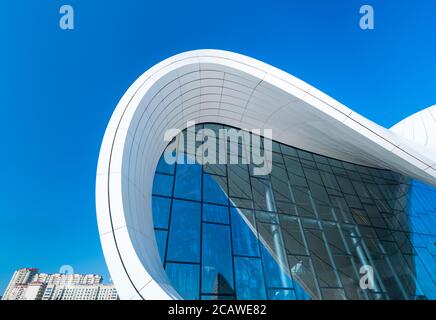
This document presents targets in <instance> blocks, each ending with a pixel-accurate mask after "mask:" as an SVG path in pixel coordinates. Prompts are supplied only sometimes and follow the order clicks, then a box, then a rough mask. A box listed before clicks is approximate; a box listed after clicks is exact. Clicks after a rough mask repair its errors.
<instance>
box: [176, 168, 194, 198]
mask: <svg viewBox="0 0 436 320" xmlns="http://www.w3.org/2000/svg"><path fill="white" fill-rule="evenodd" d="M174 197H176V198H182V199H188V200H197V201H200V200H201V166H200V165H198V164H177V169H176V182H175V186H174Z"/></svg>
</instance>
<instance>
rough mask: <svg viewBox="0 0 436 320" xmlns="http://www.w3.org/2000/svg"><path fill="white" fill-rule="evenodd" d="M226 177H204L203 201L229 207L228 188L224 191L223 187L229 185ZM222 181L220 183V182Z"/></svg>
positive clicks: (206, 175) (205, 175)
mask: <svg viewBox="0 0 436 320" xmlns="http://www.w3.org/2000/svg"><path fill="white" fill-rule="evenodd" d="M226 179H227V178H225V177H220V176H214V175H210V174H204V175H203V201H205V202H211V203H217V204H222V205H227V204H228V202H229V200H228V198H227V188H225V189H224V190H223V188H222V185H227V183H226ZM219 180H221V181H220V182H221V183H219V182H218V181H219Z"/></svg>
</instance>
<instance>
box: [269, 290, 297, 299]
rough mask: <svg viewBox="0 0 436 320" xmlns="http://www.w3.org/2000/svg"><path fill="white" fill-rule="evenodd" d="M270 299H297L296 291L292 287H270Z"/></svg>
mask: <svg viewBox="0 0 436 320" xmlns="http://www.w3.org/2000/svg"><path fill="white" fill-rule="evenodd" d="M268 299H270V300H295V299H296V297H295V292H294V290H291V289H268Z"/></svg>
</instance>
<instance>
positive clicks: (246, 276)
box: [234, 257, 266, 300]
mask: <svg viewBox="0 0 436 320" xmlns="http://www.w3.org/2000/svg"><path fill="white" fill-rule="evenodd" d="M234 261H235V280H236V293H237V296H238V299H240V300H262V299H266V292H265V282H264V278H263V272H262V263H261V261H260V259H259V258H246V257H235V259H234Z"/></svg>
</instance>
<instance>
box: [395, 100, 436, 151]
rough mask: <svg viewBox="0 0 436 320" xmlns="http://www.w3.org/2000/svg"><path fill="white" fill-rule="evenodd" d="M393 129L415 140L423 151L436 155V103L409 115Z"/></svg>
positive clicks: (408, 138) (404, 136)
mask: <svg viewBox="0 0 436 320" xmlns="http://www.w3.org/2000/svg"><path fill="white" fill-rule="evenodd" d="M391 131H393V132H395V133H396V134H398V135H400V136H401V137H403V138H406V139H407V140H410V141H413V142H414V143H415V146H416V145H418V146H421V147H423V148H424V149H422V150H423V151H422V152H425V153H426V154H429V153H431V154H432V155H433V158H435V157H436V105H434V106H431V107H429V108H427V109H424V110H421V111H419V112H417V113H415V114H414V115H411V116H410V117H407V118H406V119H404V120H403V121H401V122H399V123H397V124H396V125H395V126H393V127H392V128H391Z"/></svg>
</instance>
